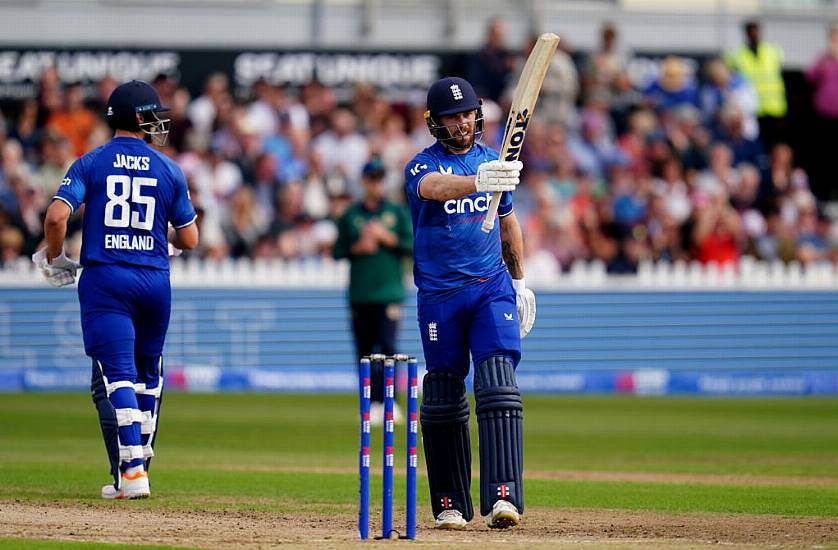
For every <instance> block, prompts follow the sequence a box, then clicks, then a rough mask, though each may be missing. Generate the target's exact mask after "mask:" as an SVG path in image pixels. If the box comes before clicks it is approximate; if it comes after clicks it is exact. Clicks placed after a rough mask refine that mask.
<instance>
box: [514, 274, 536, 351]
mask: <svg viewBox="0 0 838 550" xmlns="http://www.w3.org/2000/svg"><path fill="white" fill-rule="evenodd" d="M512 286H513V287H514V288H515V306H516V309H517V310H518V322H519V323H520V327H521V338H525V337H526V336H527V334H529V333H530V331H531V330H532V326H533V324H535V294H534V293H533V291H532V290H530V289H528V288H527V285H526V283H525V282H524V279H512Z"/></svg>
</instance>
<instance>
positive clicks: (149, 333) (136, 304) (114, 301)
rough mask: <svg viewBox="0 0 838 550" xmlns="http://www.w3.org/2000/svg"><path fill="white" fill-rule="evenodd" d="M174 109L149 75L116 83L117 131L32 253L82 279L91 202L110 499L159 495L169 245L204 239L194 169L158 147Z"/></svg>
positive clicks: (58, 275)
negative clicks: (77, 233) (74, 249)
mask: <svg viewBox="0 0 838 550" xmlns="http://www.w3.org/2000/svg"><path fill="white" fill-rule="evenodd" d="M167 110H168V109H167V108H165V107H163V106H162V105H161V104H160V97H159V95H158V94H157V92H156V91H155V89H154V88H153V87H152V86H151V85H149V84H147V83H146V82H142V81H138V80H132V81H130V82H126V83H123V84H121V85H120V86H118V87H117V88H116V89H115V90H114V91H113V93H112V94H111V96H110V98H109V99H108V104H107V115H106V116H107V120H108V124H109V126H110V127H111V128H112V129H113V130H115V134H114V137H113V139H111V141H110V142H108V143H107V144H105V145H103V146H101V147H99V148H97V149H95V150H94V151H91V152H90V153H88V154H86V155H84V156H83V157H81V158H80V159H78V160H77V161H76V162H74V163H73V165H72V166H71V167H70V169H69V171H68V172H67V175H66V177H65V178H64V180H63V181H62V182H61V185H60V186H59V188H58V191H57V192H56V194H55V196H54V197H53V200H52V203H51V204H50V206H49V208H48V209H47V214H46V220H45V222H44V225H45V227H44V232H45V235H46V242H47V247H46V248H45V249H42V250H40V251H38V252H36V254H35V255H34V256H33V260H34V261H35V262H36V264H38V267H39V268H40V269H41V271H42V272H43V274H44V276H45V277H46V278H47V280H48V281H49V282H50V283H51V284H53V285H54V286H65V285H67V284H72V283H73V282H74V281H75V275H76V270H77V268H78V267H79V264H77V263H75V262H74V261H72V260H70V259H69V258H67V256H66V255H65V253H64V237H65V235H66V232H67V220H68V219H69V217H70V215H71V214H72V213H73V212H76V211H77V210H78V209H79V208H80V207H81V206H82V205H84V222H83V226H82V232H83V236H84V240H83V244H82V248H81V258H80V263H81V266H83V267H84V270H83V271H82V274H81V277H80V278H79V284H78V295H79V305H80V309H81V327H82V334H83V336H84V348H85V352H86V353H87V355H88V356H90V358H91V359H92V366H93V374H92V383H91V393H92V396H93V402H94V404H95V405H96V409H97V411H98V413H99V422H100V424H101V428H102V435H103V436H104V440H105V448H106V450H107V454H108V459H109V461H110V466H111V474H112V475H113V483H112V484H108V485H105V486H104V487H102V490H101V495H102V497H103V498H106V499H133V498H145V497H148V496H149V495H150V486H149V480H148V469H149V466H150V463H151V457H152V456H154V443H155V439H156V436H157V421H158V418H159V412H160V401H161V397H162V393H163V357H162V353H163V342H164V340H165V337H166V331H167V329H168V326H169V313H170V309H171V287H170V282H169V248H168V247H169V243H170V242H171V244H172V245H173V246H175V247H177V248H178V249H191V248H194V247H195V246H196V245H197V244H198V228H197V225H196V224H195V220H196V217H197V216H196V214H195V209H194V208H193V206H192V202H191V200H190V197H189V191H188V189H187V184H186V178H185V177H184V175H183V172H182V171H181V169H180V168H179V167H178V166H177V164H175V163H174V162H173V161H172V160H170V159H169V158H167V157H166V156H164V155H163V154H162V153H160V152H158V151H157V150H155V149H154V148H153V147H151V146H150V144H151V143H154V144H155V145H164V144H165V141H166V137H167V135H168V131H169V130H168V125H169V120H168V119H165V118H161V117H160V115H161V114H162V113H164V112H165V111H167ZM169 224H171V226H172V228H171V229H170V228H169Z"/></svg>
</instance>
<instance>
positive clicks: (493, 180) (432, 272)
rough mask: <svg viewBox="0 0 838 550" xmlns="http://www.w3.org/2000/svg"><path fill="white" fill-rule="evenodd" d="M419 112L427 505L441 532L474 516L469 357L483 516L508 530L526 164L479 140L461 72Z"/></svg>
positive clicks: (522, 312)
mask: <svg viewBox="0 0 838 550" xmlns="http://www.w3.org/2000/svg"><path fill="white" fill-rule="evenodd" d="M425 118H426V120H427V123H428V128H429V129H430V132H431V134H432V135H433V136H434V137H435V138H436V140H437V141H436V143H435V144H434V145H432V146H431V147H428V148H427V149H425V150H424V151H422V152H420V153H419V154H418V155H416V157H414V158H413V160H411V161H410V162H409V163H408V165H407V166H406V168H405V178H406V192H407V196H408V201H409V203H410V210H411V214H412V216H413V232H414V249H413V250H414V280H415V283H416V286H417V287H418V289H419V294H418V299H417V301H418V314H419V330H420V332H421V335H422V347H423V349H424V353H425V363H426V366H427V370H428V374H427V375H426V376H425V379H424V381H423V395H422V406H421V420H420V422H421V425H422V438H423V443H424V447H425V459H426V462H427V467H428V483H429V486H430V491H431V505H432V508H433V513H434V517H435V518H436V527H437V528H439V529H462V528H464V527H465V526H466V524H467V522H468V521H470V520H471V519H472V517H473V515H474V511H473V509H472V503H471V491H470V487H471V451H470V448H471V447H470V443H469V429H468V419H469V403H468V400H467V399H466V388H465V382H464V380H465V378H466V376H467V375H468V372H469V368H470V363H473V364H474V395H475V403H476V414H477V422H478V427H479V430H478V434H479V442H478V443H479V449H480V513H481V515H482V516H484V517H485V518H486V521H487V523H488V524H489V526H490V527H495V528H506V527H512V526H515V525H518V524H519V522H520V515H521V514H522V513H523V511H524V499H523V484H522V473H523V439H522V418H523V405H522V402H521V395H520V393H519V391H518V386H517V384H516V382H515V368H516V366H517V365H518V361H519V360H520V359H521V338H522V337H524V336H526V334H527V333H528V332H529V331H530V329H531V328H532V325H533V322H534V320H535V296H534V295H533V293H532V291H531V290H529V289H527V288H526V285H525V283H524V270H523V265H522V262H523V238H522V235H521V227H520V225H519V224H518V220H517V218H516V216H515V212H514V211H513V209H512V194H511V192H512V191H514V190H515V188H516V186H517V185H518V181H519V175H520V170H521V168H522V165H521V163H520V162H518V161H514V162H510V161H501V160H498V154H497V152H495V151H493V150H491V149H489V148H488V147H486V146H485V145H483V144H481V143H479V142H478V141H477V140H478V138H479V137H480V135H481V134H482V132H483V113H482V109H481V101H480V99H478V97H477V95H476V94H475V92H474V90H473V88H472V87H471V85H470V84H469V83H468V82H467V81H465V80H463V79H462V78H453V77H448V78H443V79H441V80H439V81H437V82H435V83H434V84H433V85H432V86H431V88H430V90H429V91H428V112H427V113H426V114H425ZM501 192H502V193H503V195H502V199H501V203H500V208H499V209H498V215H499V217H500V223H499V224H498V225H496V226H495V227H494V229H492V231H491V232H490V233H489V234H488V235H487V234H485V233H483V231H482V230H481V223H482V221H483V219H484V217H485V214H486V211H487V210H488V206H489V202H490V198H491V194H492V193H501ZM469 356H470V357H471V361H469Z"/></svg>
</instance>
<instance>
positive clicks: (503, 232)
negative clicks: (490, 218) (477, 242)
mask: <svg viewBox="0 0 838 550" xmlns="http://www.w3.org/2000/svg"><path fill="white" fill-rule="evenodd" d="M500 240H501V254H502V255H503V261H504V263H505V264H506V269H508V270H509V274H510V275H511V276H512V278H513V279H523V278H524V236H523V234H522V232H521V226H520V224H519V223H518V218H516V217H515V214H514V213H512V214H510V215H508V216H506V217H504V218H501V220H500Z"/></svg>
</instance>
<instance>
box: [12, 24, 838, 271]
mask: <svg viewBox="0 0 838 550" xmlns="http://www.w3.org/2000/svg"><path fill="white" fill-rule="evenodd" d="M752 30H753V29H750V30H749V32H752ZM757 30H758V29H757ZM749 40H750V38H749ZM750 46H751V47H752V50H753V52H754V55H756V56H757V57H758V56H759V55H760V51H761V50H760V48H761V46H760V44H759V36H758V34H757V43H756V44H751V45H750ZM743 47H746V48H747V47H749V44H747V43H746V45H745V46H743ZM777 51H778V50H777V49H772V50H770V51H769V53H771V54H772V55H776V52H777ZM526 53H528V52H527V51H526V48H525V51H521V52H517V54H513V53H509V50H508V49H507V47H506V37H505V30H504V26H503V23H502V22H501V21H493V22H492V23H491V25H490V29H489V32H488V38H487V41H486V44H485V45H484V46H483V47H481V48H480V49H479V50H478V51H477V52H476V53H475V54H474V55H473V56H472V58H471V59H470V60H469V61H468V64H467V66H466V67H465V69H464V72H465V73H466V75H471V76H472V79H473V81H474V84H475V87H476V89H477V90H478V93H479V94H480V95H481V96H482V97H483V98H484V99H485V103H484V109H483V111H484V116H485V129H486V131H485V134H484V141H485V142H487V143H488V144H489V145H492V146H498V145H499V142H500V140H501V137H502V131H503V123H504V118H505V112H506V108H507V107H508V102H509V98H510V95H511V93H512V90H513V88H514V85H515V80H516V78H517V74H518V73H519V72H520V67H521V65H522V63H523V59H524V58H525V56H526ZM736 55H739V56H740V58H735V57H733V56H731V57H729V58H728V59H722V58H714V59H710V60H708V61H707V62H706V63H705V64H704V65H703V67H700V68H699V70H696V71H693V70H692V66H691V64H690V63H689V60H685V59H682V58H678V57H667V58H666V59H664V60H662V62H661V63H660V67H659V69H660V70H659V71H658V73H657V75H655V76H653V77H652V78H651V79H650V80H649V81H648V82H637V81H636V79H633V78H631V77H630V75H629V72H628V64H629V62H630V59H631V54H630V52H628V51H627V50H625V49H623V48H621V47H620V44H619V40H618V34H617V31H616V29H615V28H614V27H613V26H611V25H605V26H604V28H603V31H602V37H601V44H600V46H599V47H598V48H597V49H596V50H595V51H593V52H591V53H590V54H589V55H587V56H584V59H583V61H582V62H575V61H574V58H573V57H572V56H571V52H570V51H568V49H567V46H566V45H562V46H561V47H560V49H559V51H558V52H557V54H556V56H555V58H554V60H553V66H552V68H551V70H550V71H549V72H548V76H547V80H546V81H545V84H544V89H543V93H542V96H541V99H540V100H539V105H538V114H537V116H536V117H535V118H534V119H533V121H532V123H531V126H530V130H529V134H528V137H527V144H526V147H525V150H524V158H523V160H524V164H525V174H524V179H523V183H522V185H521V186H520V188H519V190H518V191H517V192H516V194H515V197H514V201H515V210H516V212H517V214H518V216H519V219H520V220H521V223H522V226H523V228H524V235H525V242H526V252H527V262H528V263H529V264H531V265H535V266H537V268H538V269H544V270H559V269H567V268H568V267H569V266H570V265H571V264H572V263H573V262H574V261H576V260H592V259H600V260H602V261H603V262H604V263H605V264H606V265H607V266H608V269H609V271H611V272H613V273H628V272H632V271H635V270H636V268H637V265H638V262H640V261H642V260H664V261H675V260H693V259H697V260H699V261H701V262H705V263H707V262H718V263H725V262H737V260H738V259H739V258H740V257H741V256H742V255H744V254H749V255H753V256H755V257H757V258H759V259H762V260H768V261H774V260H782V261H792V260H799V261H801V262H804V263H810V262H821V261H832V262H838V245H837V244H836V241H835V229H836V227H835V226H834V225H833V222H832V221H831V220H830V219H829V217H828V216H827V215H826V214H825V212H824V210H823V208H822V204H820V203H819V200H818V199H817V198H816V197H815V195H814V194H813V193H812V191H811V190H810V186H809V182H808V176H807V173H806V172H805V171H804V170H803V169H802V168H801V167H800V166H798V165H797V164H796V162H795V154H794V151H793V150H792V149H791V148H790V147H789V146H788V145H787V144H786V143H785V142H784V140H783V125H782V121H783V113H781V112H778V111H777V110H776V109H775V110H774V111H772V112H771V114H770V117H771V119H772V120H770V121H767V120H766V119H765V118H764V117H763V115H764V113H765V110H764V109H763V105H761V103H764V102H765V101H766V98H765V97H761V94H763V93H764V92H766V90H767V93H774V94H775V95H776V93H777V90H776V89H769V88H770V87H768V88H766V86H762V88H759V87H758V86H755V85H754V83H753V82H751V81H750V80H749V77H748V75H747V74H743V72H737V70H735V69H734V68H735V67H737V66H738V65H737V63H738V62H741V61H742V59H743V58H742V57H741V56H742V55H744V56H745V58H747V55H748V52H747V51H745V52H744V54H743V53H742V52H736ZM746 61H747V59H746ZM817 63H818V64H817V66H816V68H815V67H813V69H812V70H811V71H810V73H811V78H812V79H813V81H816V80H818V79H821V80H823V79H826V80H827V84H826V86H827V89H826V90H825V91H822V92H820V91H819V92H818V93H819V94H820V95H818V96H817V97H816V100H817V101H818V102H819V105H822V107H821V109H822V110H823V111H824V112H823V116H824V117H827V118H828V117H830V116H833V117H836V118H835V120H838V114H836V113H834V112H831V111H829V109H830V108H831V107H830V105H834V104H838V103H835V102H834V101H833V103H832V104H830V103H829V96H828V95H829V94H830V93H831V94H833V96H834V94H836V93H838V91H837V90H838V88H836V86H838V80H836V79H838V71H836V70H835V67H836V66H838V30H836V31H833V32H832V44H831V46H830V48H829V49H828V51H827V52H826V53H825V54H824V57H823V58H822V59H820V60H818V62H817ZM830 71H831V72H830ZM829 79H831V80H829ZM116 84H118V83H117V82H115V81H113V80H112V79H110V78H106V79H104V80H103V81H101V82H99V83H98V85H97V86H96V87H95V93H91V92H92V91H93V89H92V88H91V87H84V86H82V85H80V84H73V85H69V86H67V85H62V84H61V82H60V79H59V78H58V75H57V74H56V72H55V70H52V69H48V70H46V71H44V73H43V75H42V77H41V79H40V82H39V93H38V95H37V97H33V98H31V99H27V100H25V101H22V102H20V103H18V104H17V105H15V106H14V108H12V109H6V111H5V113H0V264H2V263H4V262H7V261H10V260H14V259H15V258H17V257H19V256H22V255H27V254H30V253H31V252H32V251H33V250H34V249H35V247H36V246H37V245H38V244H39V242H40V241H41V239H42V215H43V212H44V211H45V208H46V206H47V203H48V201H49V200H50V198H51V196H52V193H53V192H54V191H55V189H56V187H57V185H58V184H59V183H60V181H61V179H62V178H63V177H64V173H65V171H66V169H67V167H68V166H69V164H71V163H72V162H73V160H74V159H75V158H77V157H78V156H80V155H82V154H84V153H85V152H86V151H90V150H92V149H93V148H95V147H97V146H99V145H101V144H103V143H105V142H106V141H107V140H108V139H110V136H111V132H110V130H109V129H108V128H107V125H106V124H105V122H104V119H103V111H104V109H103V105H104V102H105V101H106V99H107V97H108V95H109V94H110V92H111V90H112V89H113V88H114V87H115V85H116ZM153 84H154V86H155V87H156V88H157V89H158V91H159V92H160V95H161V97H162V99H163V102H164V104H166V105H169V106H171V108H172V111H171V113H170V116H171V119H172V125H171V133H170V136H169V146H168V147H167V148H166V149H165V152H166V154H168V155H170V156H172V157H173V158H174V159H176V160H177V161H178V162H179V164H180V165H181V166H182V167H183V170H184V172H185V174H186V175H187V178H188V180H189V185H190V188H191V195H192V200H193V202H194V203H195V206H196V208H197V210H198V212H199V224H200V229H201V244H200V247H199V248H198V249H197V250H196V251H194V252H192V254H196V255H199V256H201V257H207V258H215V259H218V258H225V257H253V258H262V257H280V258H321V257H327V256H329V254H330V250H331V245H332V243H333V242H334V240H335V238H336V229H335V221H336V220H337V219H338V218H339V217H340V215H341V214H342V213H343V211H344V210H345V209H346V207H347V206H348V205H349V204H350V203H351V202H352V201H353V200H355V199H357V198H358V197H360V195H361V193H362V189H361V185H360V181H361V170H362V167H363V166H364V164H365V163H366V162H367V161H368V160H370V159H371V158H378V159H379V160H380V161H381V162H382V163H383V165H384V166H385V167H386V186H387V190H388V194H389V196H390V198H391V199H393V200H395V201H398V202H402V203H403V202H404V191H403V169H404V165H405V163H406V162H407V161H408V160H409V159H410V158H411V157H412V156H413V155H414V154H415V153H416V152H417V151H418V150H420V149H421V148H423V147H426V146H427V145H429V144H430V143H431V142H432V138H431V136H430V135H429V133H428V131H427V129H426V126H425V122H424V119H423V112H424V109H425V106H424V104H423V103H418V102H415V101H414V102H411V101H409V99H408V98H409V97H413V96H412V95H411V96H406V97H405V98H404V100H403V101H399V100H395V101H393V100H389V101H388V100H387V99H385V95H384V94H383V93H382V90H377V89H375V88H374V87H372V86H369V85H367V84H364V83H359V84H357V85H356V86H355V87H354V88H353V89H352V90H349V91H348V92H346V91H345V92H344V93H339V92H340V91H339V90H335V89H331V88H329V87H326V86H323V85H321V84H319V83H318V82H316V81H312V82H309V83H308V84H306V85H304V86H302V87H301V88H300V89H286V88H283V87H278V86H273V85H270V84H268V83H267V82H264V81H259V82H257V83H256V84H255V85H254V86H253V87H252V89H251V90H250V97H247V98H246V99H242V98H240V97H238V96H237V95H236V94H235V93H234V90H233V89H232V88H231V84H230V82H229V80H228V77H227V75H225V74H213V75H210V76H209V77H208V78H207V80H206V83H205V86H204V89H203V91H202V93H201V94H200V95H198V96H197V97H191V96H190V93H189V92H188V91H187V90H186V89H185V88H183V87H181V86H180V85H179V83H178V81H177V80H176V79H175V78H173V77H171V76H166V75H160V76H158V77H157V78H156V79H155V80H154V82H153ZM829 86H832V88H829ZM390 95H392V94H390ZM390 95H388V96H387V97H390ZM775 99H776V98H775ZM783 105H784V103H783ZM835 120H832V121H831V123H830V124H831V127H832V128H834V127H835V124H836V122H835ZM767 122H770V123H771V125H770V133H771V135H770V139H769V138H768V137H766V136H765V135H761V129H762V131H763V134H764V133H765V132H766V128H767V126H766V125H765V123H767ZM79 228H80V222H79V221H78V220H76V221H75V222H74V224H73V225H72V226H71V230H73V231H75V233H74V240H73V241H72V242H74V243H75V244H74V246H75V247H78V245H79V243H78V241H79V239H80V235H79V233H80V232H79V231H78V229H79ZM70 252H71V254H74V255H77V250H71V251H70Z"/></svg>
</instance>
